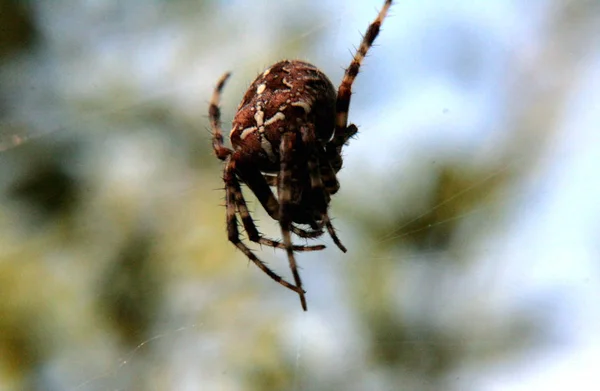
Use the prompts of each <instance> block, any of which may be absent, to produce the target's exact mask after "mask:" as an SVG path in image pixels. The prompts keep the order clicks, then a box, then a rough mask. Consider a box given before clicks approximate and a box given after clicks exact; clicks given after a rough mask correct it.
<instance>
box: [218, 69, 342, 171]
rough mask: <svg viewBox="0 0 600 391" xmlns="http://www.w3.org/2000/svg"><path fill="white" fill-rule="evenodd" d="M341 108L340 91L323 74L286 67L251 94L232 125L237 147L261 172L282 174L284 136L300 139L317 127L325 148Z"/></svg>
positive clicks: (262, 78)
mask: <svg viewBox="0 0 600 391" xmlns="http://www.w3.org/2000/svg"><path fill="white" fill-rule="evenodd" d="M335 104H336V90H335V88H334V87H333V84H332V83H331V81H330V80H329V78H327V76H326V75H325V74H324V73H323V72H321V71H319V70H318V69H317V68H316V67H315V66H313V65H311V64H309V63H306V62H302V61H297V60H292V61H289V60H284V61H280V62H278V63H276V64H274V65H273V66H271V67H270V68H268V69H267V70H265V71H264V72H263V73H262V74H260V75H259V76H258V77H257V78H256V80H254V82H252V84H251V85H250V87H249V88H248V91H247V92H246V94H245V95H244V98H243V99H242V102H241V103H240V105H239V107H238V111H237V113H236V115H235V117H234V120H233V123H232V130H231V133H230V136H229V137H230V139H231V143H232V145H233V147H234V148H235V149H243V150H244V151H245V152H246V154H249V155H252V158H253V159H256V160H258V161H257V163H258V164H259V166H260V170H261V171H263V172H277V171H278V170H279V146H280V142H281V135H282V133H284V132H295V133H299V131H300V128H301V127H302V126H303V125H306V124H312V125H314V128H315V135H316V137H317V140H316V141H317V142H318V143H320V144H321V145H324V144H325V143H326V142H327V141H329V140H330V139H331V136H332V134H333V130H334V127H335V114H336V113H335ZM256 160H255V161H256Z"/></svg>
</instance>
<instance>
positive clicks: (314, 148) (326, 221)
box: [208, 0, 392, 311]
mask: <svg viewBox="0 0 600 391" xmlns="http://www.w3.org/2000/svg"><path fill="white" fill-rule="evenodd" d="M391 5H392V0H386V1H385V3H384V5H383V8H382V9H381V11H380V12H379V15H378V16H377V18H376V19H375V20H374V21H373V22H372V23H371V24H370V25H369V27H368V29H367V32H366V34H365V36H364V37H363V40H362V42H361V44H360V47H359V48H358V50H357V51H356V54H355V55H354V58H353V59H352V62H351V63H350V66H349V67H348V68H347V69H346V71H345V74H344V77H343V79H342V82H341V84H340V86H339V88H338V89H337V91H336V90H335V88H334V87H333V84H332V83H331V81H330V80H329V78H328V77H327V76H326V75H325V74H324V73H323V72H321V71H320V70H319V69H318V68H317V67H315V66H314V65H311V64H309V63H306V62H303V61H299V60H291V61H290V60H283V61H280V62H278V63H276V64H274V65H272V66H271V67H269V68H268V69H266V70H265V71H264V72H263V73H262V74H261V75H259V76H258V77H257V78H256V80H254V82H253V83H252V84H251V85H250V87H249V89H248V91H247V92H246V94H245V95H244V97H243V99H242V102H241V103H240V105H239V106H238V109H237V112H236V114H235V117H234V119H233V123H232V129H231V132H230V134H229V138H230V141H231V144H232V146H233V149H230V148H228V147H226V146H225V145H224V142H223V135H222V132H221V120H220V118H221V113H220V109H219V101H220V96H221V91H222V90H223V86H224V85H225V82H226V81H227V79H228V78H229V76H230V73H225V74H224V75H223V76H222V77H221V78H220V79H219V81H218V82H217V85H216V87H215V89H214V92H213V96H212V99H211V102H210V105H209V110H208V112H209V119H210V124H211V129H212V145H213V149H214V152H215V154H216V156H217V158H219V159H220V160H222V161H224V162H225V168H224V173H223V181H224V182H225V205H226V215H227V233H228V238H229V241H231V242H232V243H233V244H234V245H235V246H236V247H237V248H238V249H239V250H241V251H242V252H243V253H244V254H245V255H246V256H247V257H248V258H249V259H250V260H251V261H252V262H254V263H255V264H256V265H257V266H258V267H259V268H260V269H261V270H262V271H263V272H265V273H266V274H267V275H269V277H271V278H272V279H273V280H275V281H277V282H278V283H279V284H281V285H283V286H284V287H286V288H288V289H291V290H292V291H294V292H296V293H297V294H298V295H299V296H300V303H301V305H302V309H303V310H304V311H306V310H307V306H306V298H305V296H304V294H305V293H306V292H305V291H304V289H303V288H302V280H301V279H300V274H299V273H298V266H297V265H296V259H295V257H294V252H295V251H316V250H322V249H324V248H325V246H323V245H315V246H308V245H307V246H299V245H294V244H292V239H291V233H294V234H296V235H297V236H299V237H301V238H307V239H314V238H317V237H319V236H321V235H323V234H324V230H323V229H324V228H325V229H326V230H327V231H328V233H329V235H330V236H331V238H332V239H333V242H334V243H335V244H336V245H337V247H339V249H340V250H341V251H343V252H346V248H345V247H344V245H343V244H342V242H341V241H340V239H339V238H338V236H337V234H336V232H335V229H334V227H333V225H332V223H331V219H330V218H329V215H328V213H327V209H328V207H329V203H330V200H331V196H332V195H333V194H335V193H336V192H337V191H338V190H339V188H340V185H339V182H338V180H337V178H336V174H337V172H338V171H339V170H340V169H341V168H342V163H343V161H342V148H343V147H344V145H347V143H348V141H349V140H350V138H351V137H353V136H354V135H356V133H357V132H358V129H357V127H356V126H355V125H354V124H348V109H349V106H350V96H351V94H352V83H353V82H354V80H355V78H356V76H357V75H358V71H359V68H360V65H361V63H362V61H363V59H364V58H365V56H366V55H367V51H368V50H369V48H370V47H371V46H372V45H373V42H374V41H375V38H376V37H377V35H378V34H379V29H380V27H381V23H382V22H383V20H384V18H385V16H386V14H387V12H388V10H389V8H390V6H391ZM241 183H243V184H245V185H246V186H247V187H248V188H249V189H250V190H251V191H252V192H253V193H254V194H255V195H256V197H257V199H258V200H259V202H260V203H261V205H262V207H263V208H264V209H265V210H266V211H267V213H268V214H269V216H271V218H273V219H274V220H276V221H278V222H279V225H280V227H281V235H282V242H280V241H277V240H273V239H269V238H266V237H264V236H263V235H262V234H261V233H260V232H259V231H258V229H257V227H256V225H255V224H254V221H253V219H252V216H251V215H250V212H249V210H248V206H247V204H246V201H245V199H244V195H243V194H242V189H241ZM271 188H275V189H276V191H277V197H275V194H274V193H273V190H272V189H271ZM238 214H239V216H240V218H241V220H242V225H243V227H244V230H245V231H246V234H247V235H248V239H250V241H252V242H255V243H259V244H261V245H266V246H271V247H275V248H281V249H285V251H286V253H287V257H288V261H289V265H290V269H291V271H292V275H293V277H294V284H291V283H289V282H287V281H286V280H284V279H283V278H282V277H280V276H279V275H277V274H276V273H275V272H273V271H272V270H271V269H270V268H269V267H267V265H265V264H264V263H263V262H262V261H261V260H260V259H258V257H257V256H256V255H255V254H254V253H253V252H252V251H251V250H250V248H248V246H246V244H245V243H244V242H243V241H242V240H241V239H240V233H239V229H238V219H237V215H238ZM299 225H303V226H308V227H310V228H301V227H300V226H299Z"/></svg>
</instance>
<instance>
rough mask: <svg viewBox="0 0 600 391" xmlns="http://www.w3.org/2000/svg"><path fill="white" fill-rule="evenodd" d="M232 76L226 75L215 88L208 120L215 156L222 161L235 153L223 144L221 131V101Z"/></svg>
mask: <svg viewBox="0 0 600 391" xmlns="http://www.w3.org/2000/svg"><path fill="white" fill-rule="evenodd" d="M229 76H231V73H230V72H227V73H225V74H224V75H223V76H221V78H220V79H219V81H218V82H217V85H216V86H215V89H214V91H213V95H212V98H211V100H210V104H209V106H208V118H209V120H210V127H211V129H212V145H213V149H214V151H215V155H217V157H218V158H219V159H220V160H225V159H227V157H228V156H229V155H231V154H232V153H233V150H231V149H229V148H227V147H226V146H225V144H224V143H223V132H222V131H221V110H220V109H219V101H220V100H221V91H222V90H223V87H224V86H225V82H226V81H227V79H229Z"/></svg>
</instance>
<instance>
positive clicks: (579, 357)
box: [0, 0, 600, 391]
mask: <svg viewBox="0 0 600 391" xmlns="http://www.w3.org/2000/svg"><path fill="white" fill-rule="evenodd" d="M382 3H383V1H382V0H369V1H362V2H360V4H359V2H353V3H352V4H351V3H350V2H344V1H341V0H322V1H315V0H311V1H299V0H284V1H275V0H255V1H241V0H222V1H217V0H214V1H200V0H196V1H191V0H171V1H166V0H143V1H142V0H130V1H127V2H125V1H116V0H104V1H101V0H53V1H33V0H32V1H25V0H2V2H0V26H1V27H0V32H1V33H0V200H1V204H0V205H1V206H0V390H3V391H4V390H86V391H87V390H199V389H203V390H335V389H343V390H553V389H556V390H559V389H560V390H563V389H565V388H567V387H575V388H576V389H593V388H595V387H594V386H593V385H594V384H598V379H597V369H596V367H597V362H598V361H600V338H599V337H598V333H597V330H598V328H599V327H600V284H598V282H599V281H600V275H599V273H600V269H599V266H600V259H599V256H598V255H599V252H600V247H599V246H598V235H599V232H600V203H598V201H597V200H598V199H599V198H600V184H599V181H598V180H597V179H594V178H596V175H597V172H598V170H599V168H600V136H599V134H600V133H599V132H598V126H599V124H600V104H599V102H600V96H599V91H600V50H599V48H600V46H598V38H599V37H600V35H599V32H600V31H599V30H600V2H598V1H596V0H587V1H586V0H578V1H566V0H538V1H531V2H524V1H506V0H502V1H501V0H491V1H487V2H473V1H468V0H453V1H444V2H441V1H433V0H429V1H417V0H403V1H397V2H396V4H395V5H394V6H393V7H392V10H391V15H390V16H389V18H388V19H386V21H385V23H384V26H383V31H382V33H381V35H380V36H379V38H378V39H377V42H376V46H375V47H374V48H373V49H372V51H371V52H370V55H369V57H368V58H367V59H366V61H365V63H364V66H363V68H362V69H361V71H362V72H361V74H360V75H359V77H358V79H357V81H356V83H355V85H354V95H353V100H352V105H351V111H350V120H351V122H354V123H356V124H357V125H359V129H360V134H359V137H358V138H357V139H354V140H352V142H351V145H350V146H349V147H347V148H346V150H345V155H346V157H345V167H344V169H343V170H342V171H341V172H340V182H341V185H342V187H341V190H340V192H339V193H338V195H336V197H335V198H334V199H333V202H332V210H331V215H332V216H333V217H334V218H335V224H336V226H337V228H338V230H339V234H340V237H341V239H342V241H343V242H344V243H345V244H346V246H347V247H348V249H349V251H348V253H346V254H342V253H341V252H340V251H339V250H338V249H337V248H336V247H335V246H334V245H333V244H332V243H331V241H330V240H329V238H327V237H326V236H323V238H320V239H318V240H316V241H315V243H317V244H318V243H323V244H325V245H327V246H328V247H327V249H325V250H323V251H320V252H312V253H304V254H298V255H297V259H298V262H299V263H300V264H301V266H302V270H301V274H302V277H303V281H304V284H305V288H306V290H307V291H308V294H307V299H308V306H309V310H308V312H306V313H304V312H302V310H301V308H300V304H299V301H298V297H297V295H295V294H293V293H291V292H290V291H288V290H285V289H284V288H282V287H281V286H279V285H278V284H276V283H274V282H273V281H271V280H270V279H269V278H268V277H267V276H266V275H264V274H263V273H262V272H261V271H260V270H258V269H257V268H256V267H255V266H254V265H252V264H249V262H248V260H247V259H246V258H245V257H244V255H243V254H241V253H240V252H238V251H236V249H235V247H234V246H233V245H231V244H230V243H229V242H228V241H227V236H226V231H225V209H224V207H223V203H224V199H223V197H224V192H223V190H222V188H223V184H222V181H221V176H222V168H223V166H222V164H221V162H220V161H218V160H217V159H216V158H215V157H214V156H213V153H212V149H211V143H210V132H209V128H208V121H207V117H206V114H207V106H208V101H209V99H210V95H211V91H212V87H213V85H214V83H215V82H216V80H217V78H218V77H219V76H220V75H221V74H222V73H223V72H224V71H228V70H229V71H232V72H233V77H232V79H231V81H230V83H229V84H228V85H227V87H226V88H225V91H224V96H223V102H222V112H223V122H224V128H225V131H226V132H228V129H227V128H228V124H229V123H230V121H231V119H232V116H233V114H234V112H235V108H236V107H237V104H238V103H239V101H240V100H241V97H242V95H243V93H244V91H245V90H246V88H247V87H248V86H249V84H250V83H251V82H252V80H253V79H254V77H256V75H258V73H259V72H262V71H263V70H264V69H265V68H267V67H268V66H269V65H271V64H272V63H274V62H276V61H278V60H280V59H282V58H299V59H304V60H307V61H310V62H312V63H314V64H316V65H317V66H319V67H320V68H321V69H322V70H323V71H324V72H325V73H327V74H328V75H329V77H330V78H331V80H332V81H333V82H334V84H337V83H339V81H340V80H341V77H342V74H343V69H344V68H345V67H346V66H348V65H349V63H350V60H351V57H352V53H353V51H354V47H356V46H358V45H359V43H360V40H361V37H362V34H363V33H364V32H365V30H366V28H367V26H368V24H369V23H370V22H371V21H372V20H373V19H374V18H375V16H376V15H377V12H378V10H379V9H380V7H381V5H382ZM246 195H247V196H248V199H249V200H250V202H251V207H252V209H253V210H254V211H255V216H256V217H257V219H258V220H259V222H258V224H259V227H260V229H261V230H262V231H263V232H265V233H266V234H268V236H271V237H279V236H280V235H279V231H278V226H277V224H276V223H275V222H273V221H271V220H270V219H269V217H268V215H267V214H266V213H264V211H262V210H261V208H260V205H259V204H258V203H257V202H255V201H256V200H255V198H254V197H253V195H252V194H251V193H250V192H248V191H247V192H246ZM296 240H297V241H298V242H299V243H302V242H303V240H300V239H298V238H297V239H296ZM253 248H254V249H255V250H256V253H257V255H258V256H259V257H261V259H263V260H265V261H266V262H268V263H269V265H270V266H271V267H273V268H274V269H275V270H277V271H278V272H279V273H282V274H283V275H285V276H288V277H289V275H290V273H289V270H288V266H287V260H286V258H285V254H283V253H282V252H280V251H277V252H276V251H273V249H270V248H262V249H260V248H258V246H254V247H253Z"/></svg>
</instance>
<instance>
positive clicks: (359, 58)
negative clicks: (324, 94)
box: [331, 0, 392, 168]
mask: <svg viewBox="0 0 600 391" xmlns="http://www.w3.org/2000/svg"><path fill="white" fill-rule="evenodd" d="M391 6H392V0H386V1H385V3H384V4H383V8H382V9H381V11H379V15H377V18H375V20H374V21H373V22H372V23H371V24H370V25H369V27H368V28H367V32H366V33H365V36H364V37H363V40H362V42H361V43H360V46H359V47H358V50H357V51H356V54H354V58H353V59H352V62H351V63H350V66H349V67H348V68H346V72H345V73H344V78H343V79H342V82H341V83H340V86H339V88H338V93H337V100H336V106H335V112H336V119H335V132H334V135H333V139H332V141H331V143H332V144H333V145H335V146H336V148H337V149H338V153H341V148H342V146H343V145H344V144H345V143H346V142H348V140H349V139H350V137H352V136H353V135H354V134H356V132H357V129H356V126H354V125H352V124H351V125H349V126H348V109H349V108H350V97H351V96H352V84H353V83H354V80H355V79H356V76H357V75H358V72H359V70H360V66H361V64H362V62H363V60H364V59H365V57H366V56H367V52H368V51H369V49H370V48H371V46H373V42H375V38H377V35H379V30H380V28H381V24H382V23H383V20H384V19H385V17H386V15H387V13H388V10H389V9H390V7H391ZM332 165H333V166H334V168H335V164H332ZM340 167H341V164H340Z"/></svg>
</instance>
